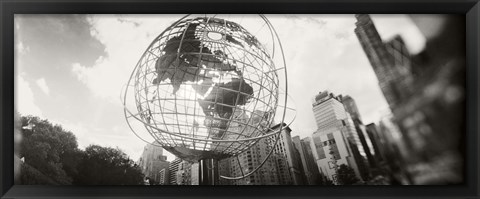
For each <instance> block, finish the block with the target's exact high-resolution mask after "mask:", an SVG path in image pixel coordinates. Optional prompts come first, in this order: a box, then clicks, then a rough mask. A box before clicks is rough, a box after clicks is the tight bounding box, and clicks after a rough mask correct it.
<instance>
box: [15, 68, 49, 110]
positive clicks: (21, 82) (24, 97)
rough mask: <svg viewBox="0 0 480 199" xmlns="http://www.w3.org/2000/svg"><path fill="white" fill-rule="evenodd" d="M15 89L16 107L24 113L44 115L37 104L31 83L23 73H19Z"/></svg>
mask: <svg viewBox="0 0 480 199" xmlns="http://www.w3.org/2000/svg"><path fill="white" fill-rule="evenodd" d="M16 83H17V84H16V89H15V107H16V108H17V111H18V112H20V114H22V115H34V116H39V117H42V116H43V114H42V111H41V110H40V108H39V107H38V106H37V105H36V104H35V98H34V95H33V92H32V89H31V87H30V84H29V83H28V82H27V81H25V79H24V78H23V77H22V76H21V75H17V78H16Z"/></svg>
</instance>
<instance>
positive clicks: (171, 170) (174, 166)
mask: <svg viewBox="0 0 480 199" xmlns="http://www.w3.org/2000/svg"><path fill="white" fill-rule="evenodd" d="M181 162H182V159H180V158H177V157H176V158H175V159H174V160H173V161H172V162H170V166H169V167H168V175H169V177H168V179H169V184H170V185H177V171H178V167H179V165H180V163H181Z"/></svg>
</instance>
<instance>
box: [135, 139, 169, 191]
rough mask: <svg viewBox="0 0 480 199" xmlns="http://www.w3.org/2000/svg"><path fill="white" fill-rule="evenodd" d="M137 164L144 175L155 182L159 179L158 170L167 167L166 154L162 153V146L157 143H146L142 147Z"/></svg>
mask: <svg viewBox="0 0 480 199" xmlns="http://www.w3.org/2000/svg"><path fill="white" fill-rule="evenodd" d="M139 166H140V168H141V169H142V173H143V174H144V175H145V177H148V178H150V179H152V180H153V181H154V182H155V183H158V182H159V181H160V171H161V170H162V169H168V167H169V162H167V156H164V155H163V148H162V147H160V146H159V145H158V143H153V144H148V145H146V146H145V147H144V148H143V153H142V156H141V157H140V160H139Z"/></svg>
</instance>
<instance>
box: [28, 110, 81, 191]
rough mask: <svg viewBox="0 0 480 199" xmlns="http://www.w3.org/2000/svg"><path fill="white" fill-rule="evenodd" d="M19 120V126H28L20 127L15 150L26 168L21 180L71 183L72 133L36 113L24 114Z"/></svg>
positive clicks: (73, 161) (73, 164) (32, 182)
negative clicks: (17, 148) (32, 114)
mask: <svg viewBox="0 0 480 199" xmlns="http://www.w3.org/2000/svg"><path fill="white" fill-rule="evenodd" d="M20 122H21V127H26V126H30V127H32V128H20V130H21V132H22V135H23V141H22V143H21V145H20V149H21V150H20V152H19V154H20V157H24V158H25V163H24V164H26V165H25V166H23V167H22V168H25V169H26V170H25V172H23V174H22V175H24V176H22V177H21V179H22V182H21V183H22V184H39V183H40V182H42V183H46V184H59V185H70V184H72V178H71V175H69V173H70V172H74V168H75V167H76V163H75V159H78V158H77V157H78V156H77V157H75V154H76V151H77V150H78V149H77V146H78V144H77V139H76V137H75V136H74V135H73V133H72V132H69V131H66V130H64V129H63V128H62V127H61V126H59V125H53V124H51V123H50V122H49V121H48V120H41V119H40V118H38V117H33V116H26V117H25V116H24V117H21V119H20ZM67 157H68V158H67ZM27 174H29V175H27ZM30 174H31V175H30ZM39 178H42V179H39ZM47 178H48V180H47Z"/></svg>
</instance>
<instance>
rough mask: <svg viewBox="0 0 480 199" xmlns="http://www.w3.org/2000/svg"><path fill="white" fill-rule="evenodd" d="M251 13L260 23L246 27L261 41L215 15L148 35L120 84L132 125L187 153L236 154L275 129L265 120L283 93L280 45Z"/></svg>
mask: <svg viewBox="0 0 480 199" xmlns="http://www.w3.org/2000/svg"><path fill="white" fill-rule="evenodd" d="M254 18H255V19H254ZM249 19H250V21H254V22H257V23H258V24H260V25H258V26H256V27H258V30H252V31H256V32H260V31H263V33H261V34H262V35H263V36H264V37H263V38H264V40H263V41H261V40H259V39H258V38H257V37H256V36H255V35H254V34H252V32H249V30H247V29H246V28H244V27H243V26H242V25H241V24H240V23H238V22H235V21H233V20H229V19H224V18H220V16H218V15H210V16H207V15H199V16H191V15H187V16H185V17H183V18H181V19H180V20H178V21H177V22H175V23H173V24H172V25H171V26H170V27H168V28H167V29H166V30H164V31H163V32H162V33H161V34H160V35H159V36H158V37H157V38H156V39H154V41H152V43H151V44H150V46H149V47H148V48H147V49H146V51H145V52H144V54H143V56H142V57H141V58H140V60H139V61H138V64H137V65H136V67H135V69H134V70H133V72H132V74H131V76H130V79H129V80H128V84H127V86H126V88H125V90H124V96H123V103H124V105H125V108H124V112H125V116H126V118H127V122H128V124H129V125H130V127H131V128H132V123H134V122H137V123H138V122H139V123H141V124H142V125H143V126H144V128H145V129H146V131H148V133H149V135H150V136H152V137H153V138H154V140H155V141H156V143H159V144H160V145H161V146H162V147H163V148H164V149H166V150H167V151H169V152H171V153H172V154H174V155H176V156H177V157H180V158H182V159H184V160H189V161H201V160H205V159H216V160H220V159H224V158H227V157H232V156H236V155H238V154H240V153H241V152H243V151H245V150H246V149H248V148H249V147H251V146H252V145H254V144H255V143H256V142H257V141H258V140H259V139H262V138H267V139H268V138H273V137H275V136H276V135H277V134H278V133H279V132H280V130H281V129H277V130H271V129H269V128H270V127H271V126H272V125H274V118H275V116H277V118H280V119H281V121H278V120H277V121H276V122H281V123H283V119H284V115H282V114H285V108H286V98H285V99H284V100H283V101H282V100H279V97H280V84H281V82H280V79H282V80H283V81H284V84H285V89H286V69H285V62H284V57H283V51H282V49H281V44H280V43H279V41H280V40H279V39H278V37H277V35H276V32H275V29H274V28H273V26H272V25H271V24H270V22H269V21H268V19H267V18H266V17H265V16H263V15H257V16H255V17H250V18H249ZM252 19H254V20H252ZM249 24H251V22H249ZM275 49H276V51H275ZM275 53H276V54H275ZM275 55H277V56H279V57H277V58H275ZM274 60H280V62H281V64H277V65H279V66H277V65H276V64H275V62H274ZM129 98H133V100H132V99H131V100H130V101H132V103H133V101H134V106H135V108H134V109H129V108H127V107H128V101H129ZM280 101H282V102H280ZM279 103H283V104H279ZM279 114H280V115H279ZM132 130H134V129H133V128H132Z"/></svg>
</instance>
